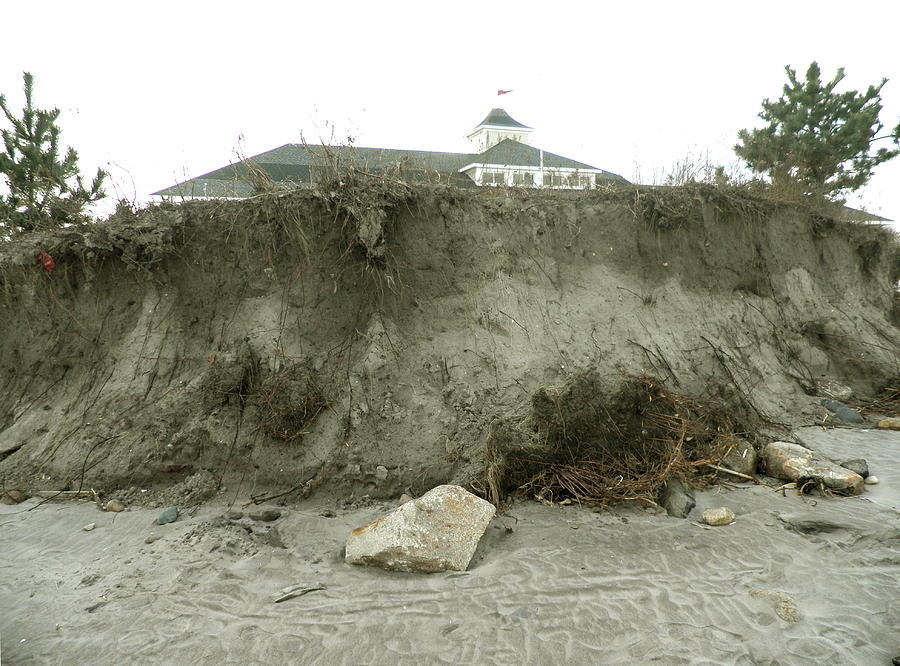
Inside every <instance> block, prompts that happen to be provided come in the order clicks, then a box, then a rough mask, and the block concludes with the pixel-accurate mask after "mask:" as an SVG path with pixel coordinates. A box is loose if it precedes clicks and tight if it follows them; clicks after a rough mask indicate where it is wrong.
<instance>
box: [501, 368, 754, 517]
mask: <svg viewBox="0 0 900 666" xmlns="http://www.w3.org/2000/svg"><path fill="white" fill-rule="evenodd" d="M730 413H731V412H730V410H729V409H727V407H726V406H724V405H716V404H712V403H704V402H700V401H697V400H693V399H691V398H688V397H686V396H683V395H680V394H678V393H675V392H674V391H670V390H668V389H666V388H665V387H664V386H662V385H661V384H660V383H659V382H658V381H657V380H656V379H654V378H652V377H645V376H641V377H626V378H625V379H624V380H623V381H622V382H621V384H620V385H619V386H618V387H617V388H615V389H614V390H610V387H609V386H608V385H605V384H604V382H603V381H602V380H601V378H600V377H599V376H598V375H597V374H596V373H592V372H587V373H582V374H579V375H576V376H574V377H572V378H571V379H570V380H569V381H568V382H566V384H565V385H563V386H560V387H547V388H544V389H541V390H539V391H538V392H537V393H536V394H535V395H534V396H533V398H532V404H531V410H530V412H529V413H528V414H526V415H524V416H520V417H518V418H516V417H512V418H509V419H504V420H500V421H496V422H495V423H494V424H493V425H492V427H491V432H490V434H489V436H488V440H487V443H486V458H487V462H488V469H487V474H486V481H487V488H488V494H489V499H491V501H493V502H494V503H495V504H499V503H500V502H501V501H502V500H503V498H504V496H505V495H506V494H507V493H513V494H520V495H522V494H524V495H529V496H533V497H534V498H536V499H538V500H540V501H560V500H565V499H567V498H570V499H572V500H576V501H579V502H584V503H592V504H599V505H601V506H605V505H608V504H610V503H612V502H617V501H623V500H637V501H642V502H647V503H655V497H656V494H657V492H658V490H659V489H660V488H661V487H662V485H663V484H664V483H665V481H666V480H667V479H669V478H671V477H673V476H675V477H680V478H685V479H687V478H691V477H697V476H698V475H699V473H700V470H701V469H703V468H704V467H705V466H706V465H708V464H718V463H719V462H720V461H721V459H722V457H723V456H724V455H725V454H726V453H727V452H728V450H730V448H731V447H732V446H733V445H734V444H735V442H736V440H737V439H738V438H739V437H743V436H746V432H745V429H744V428H742V427H741V426H740V425H739V424H737V423H735V422H734V421H733V417H732V416H731V415H730Z"/></svg>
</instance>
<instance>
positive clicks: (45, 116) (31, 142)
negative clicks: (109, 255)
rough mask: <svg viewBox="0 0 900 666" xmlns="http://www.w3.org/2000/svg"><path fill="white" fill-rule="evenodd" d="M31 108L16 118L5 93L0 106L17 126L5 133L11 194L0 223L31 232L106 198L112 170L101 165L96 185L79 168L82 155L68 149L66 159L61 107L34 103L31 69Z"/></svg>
mask: <svg viewBox="0 0 900 666" xmlns="http://www.w3.org/2000/svg"><path fill="white" fill-rule="evenodd" d="M23 78H24V81H25V108H24V109H22V117H21V118H17V117H16V116H14V115H13V114H12V113H11V112H10V110H9V107H8V106H7V104H6V98H5V97H4V96H3V95H0V109H2V111H3V113H4V115H5V116H6V119H7V120H8V121H9V123H10V124H11V125H12V127H11V129H4V130H2V131H0V136H2V138H3V148H4V151H5V152H0V174H3V175H4V176H5V177H6V183H7V187H8V190H9V192H8V194H6V195H5V196H2V195H0V226H3V223H4V218H6V226H7V227H10V228H11V229H12V230H13V231H15V230H23V231H30V230H34V229H39V228H43V227H54V226H57V227H58V226H61V225H63V224H65V223H67V222H73V221H75V220H77V219H78V218H79V216H80V215H82V213H83V211H84V208H85V206H87V205H88V204H89V203H92V202H94V201H97V200H98V199H102V198H103V197H105V196H106V194H105V193H104V192H103V180H104V178H105V177H106V173H105V172H104V171H103V170H102V169H97V175H96V176H94V179H93V181H92V182H91V185H90V187H89V188H88V187H85V185H84V182H83V180H82V176H81V173H80V172H79V170H78V154H77V153H76V152H75V150H74V149H73V148H68V149H67V150H66V153H65V155H64V156H62V158H60V147H59V136H60V129H59V126H58V125H57V124H56V121H57V119H58V118H59V109H51V110H49V111H45V110H42V109H37V108H35V107H34V104H33V102H32V93H33V89H34V77H33V76H32V75H31V74H29V73H28V72H25V74H24V76H23Z"/></svg>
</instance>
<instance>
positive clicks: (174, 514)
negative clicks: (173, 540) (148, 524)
mask: <svg viewBox="0 0 900 666" xmlns="http://www.w3.org/2000/svg"><path fill="white" fill-rule="evenodd" d="M176 520H178V507H177V506H170V507H169V508H168V509H165V510H164V511H163V512H162V513H161V514H159V518H157V519H156V524H157V525H165V524H166V523H174V522H175V521H176Z"/></svg>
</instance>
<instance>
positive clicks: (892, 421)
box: [878, 416, 900, 430]
mask: <svg viewBox="0 0 900 666" xmlns="http://www.w3.org/2000/svg"><path fill="white" fill-rule="evenodd" d="M878 427H879V428H881V429H882V430H900V417H897V416H894V417H891V418H889V419H882V420H881V421H879V422H878Z"/></svg>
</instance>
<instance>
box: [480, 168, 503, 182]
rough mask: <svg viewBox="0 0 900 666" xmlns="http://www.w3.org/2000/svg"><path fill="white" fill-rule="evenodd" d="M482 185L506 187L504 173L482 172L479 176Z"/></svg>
mask: <svg viewBox="0 0 900 666" xmlns="http://www.w3.org/2000/svg"><path fill="white" fill-rule="evenodd" d="M481 184H482V185H506V173H505V172H503V171H484V172H483V173H482V174H481Z"/></svg>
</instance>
